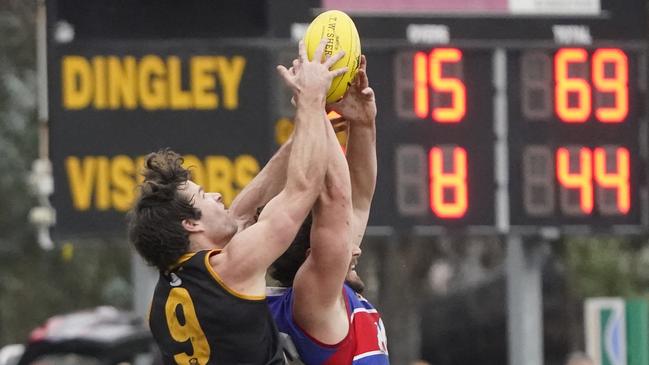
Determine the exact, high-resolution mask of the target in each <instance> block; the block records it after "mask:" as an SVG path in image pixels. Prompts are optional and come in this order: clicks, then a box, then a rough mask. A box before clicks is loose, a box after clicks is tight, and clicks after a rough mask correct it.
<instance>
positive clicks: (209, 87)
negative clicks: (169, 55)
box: [190, 56, 219, 109]
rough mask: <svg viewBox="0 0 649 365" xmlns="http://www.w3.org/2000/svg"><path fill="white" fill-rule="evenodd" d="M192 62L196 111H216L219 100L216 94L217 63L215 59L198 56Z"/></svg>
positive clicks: (192, 81)
mask: <svg viewBox="0 0 649 365" xmlns="http://www.w3.org/2000/svg"><path fill="white" fill-rule="evenodd" d="M190 62H191V83H192V93H193V96H194V106H195V107H196V109H216V108H217V107H218V105H219V99H218V97H217V95H216V94H215V93H214V84H215V80H214V71H216V63H215V62H213V57H207V56H196V57H192V59H191V61H190Z"/></svg>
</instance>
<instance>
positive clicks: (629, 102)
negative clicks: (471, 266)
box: [508, 45, 647, 226]
mask: <svg viewBox="0 0 649 365" xmlns="http://www.w3.org/2000/svg"><path fill="white" fill-rule="evenodd" d="M644 58H645V54H644V53H642V52H639V51H638V50H634V49H629V48H623V47H620V46H619V45H618V46H616V45H609V46H605V47H591V48H583V47H562V48H558V49H546V50H524V51H517V52H512V54H511V57H510V58H509V62H508V69H509V70H510V74H511V75H512V76H513V77H512V80H511V83H510V84H509V87H510V88H509V91H508V99H509V100H510V104H509V115H510V124H509V139H508V142H509V146H510V156H511V158H512V161H510V167H509V171H510V177H512V178H511V179H510V188H511V189H510V191H511V196H512V197H513V198H514V199H512V205H511V210H512V215H511V218H512V223H513V224H517V225H525V224H544V225H559V224H590V225H596V226H606V225H612V224H640V223H641V211H642V210H643V209H646V206H643V204H645V203H646V202H643V200H642V198H641V192H642V191H643V190H645V187H644V186H643V184H641V183H640V181H641V177H642V174H643V173H644V170H645V168H646V160H644V159H643V157H644V156H642V154H641V150H640V141H641V140H642V141H643V143H645V144H646V138H647V134H646V127H644V126H643V125H644V123H645V122H646V119H645V116H644V115H643V114H644V110H643V109H644V108H643V107H642V106H644V105H645V103H646V100H645V98H646V94H645V89H646V87H645V84H644V83H645V82H646V80H645V79H644V77H645V70H642V69H641V67H646V64H645V59H644ZM641 127H642V128H641Z"/></svg>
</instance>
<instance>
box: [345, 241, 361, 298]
mask: <svg viewBox="0 0 649 365" xmlns="http://www.w3.org/2000/svg"><path fill="white" fill-rule="evenodd" d="M360 256H361V249H360V248H358V247H355V248H354V251H353V252H352V260H351V262H350V264H349V271H348V272H347V276H346V277H345V282H346V283H347V285H349V286H350V287H351V288H352V289H353V290H354V291H355V292H357V293H362V292H363V290H364V289H365V283H364V282H363V280H361V278H360V276H358V273H357V272H356V265H357V264H358V258H359V257H360Z"/></svg>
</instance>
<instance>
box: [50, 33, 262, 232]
mask: <svg viewBox="0 0 649 365" xmlns="http://www.w3.org/2000/svg"><path fill="white" fill-rule="evenodd" d="M49 67H50V72H49V75H50V83H49V85H50V94H49V97H50V120H51V121H50V138H51V143H50V158H51V160H52V163H53V174H54V181H55V193H54V195H53V197H52V202H53V204H54V206H55V207H56V210H57V215H58V223H57V226H56V228H55V234H57V235H59V236H63V235H68V234H81V233H99V232H124V227H125V221H126V220H125V213H126V212H127V211H128V209H129V208H130V206H131V204H132V202H133V200H134V198H135V193H136V190H135V187H136V184H137V182H138V179H139V175H138V171H139V169H140V167H141V166H142V161H143V156H145V155H146V154H148V153H150V152H153V151H156V150H158V149H160V148H164V147H170V148H172V149H173V150H174V151H176V152H178V153H180V154H182V155H183V156H184V157H185V162H186V165H187V166H188V167H191V168H192V171H193V177H194V179H195V181H196V182H197V183H199V184H201V185H203V186H204V187H205V189H206V190H209V191H219V192H221V194H223V197H224V202H225V203H226V204H229V203H230V202H231V201H232V199H233V198H234V196H235V195H236V194H237V193H238V192H239V191H240V190H241V189H242V188H243V187H244V186H245V185H246V184H247V183H248V182H249V181H250V180H251V179H252V178H253V177H254V176H255V174H257V173H258V172H259V170H260V169H261V167H262V166H263V164H264V163H265V161H266V160H267V158H268V155H269V153H270V149H271V146H270V141H269V139H268V135H269V133H270V132H269V130H268V129H269V128H268V123H267V121H266V118H267V114H268V112H267V111H268V102H267V93H266V90H267V89H268V85H269V74H270V73H271V72H274V67H273V65H272V64H271V62H270V59H269V52H268V50H267V49H266V48H263V47H250V46H247V47H244V46H240V45H236V44H234V45H233V44H221V45H216V46H214V45H207V44H205V43H201V42H180V41H151V42H124V41H120V42H101V43H100V44H97V45H95V44H91V43H83V44H81V43H75V44H70V45H65V46H58V47H56V48H55V49H53V50H52V51H51V52H50V64H49Z"/></svg>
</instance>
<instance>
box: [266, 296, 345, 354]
mask: <svg viewBox="0 0 649 365" xmlns="http://www.w3.org/2000/svg"><path fill="white" fill-rule="evenodd" d="M268 305H269V307H270V311H271V313H272V315H273V318H275V323H276V324H277V328H278V330H279V331H280V332H284V333H286V334H288V335H289V336H291V339H292V340H293V343H294V344H295V347H296V348H297V351H298V353H299V354H300V358H301V359H302V361H303V362H304V363H305V364H307V365H321V364H324V363H325V362H326V361H327V360H328V359H329V358H330V357H331V356H332V355H333V353H334V352H335V351H336V347H335V346H332V347H329V346H326V345H322V344H318V343H317V342H316V341H315V340H314V339H312V338H311V337H310V336H309V335H307V334H306V333H304V331H303V330H302V329H301V328H300V327H299V326H298V325H297V324H296V323H295V321H294V320H293V290H292V289H289V290H287V291H286V292H285V293H284V294H282V295H279V296H272V297H268Z"/></svg>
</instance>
